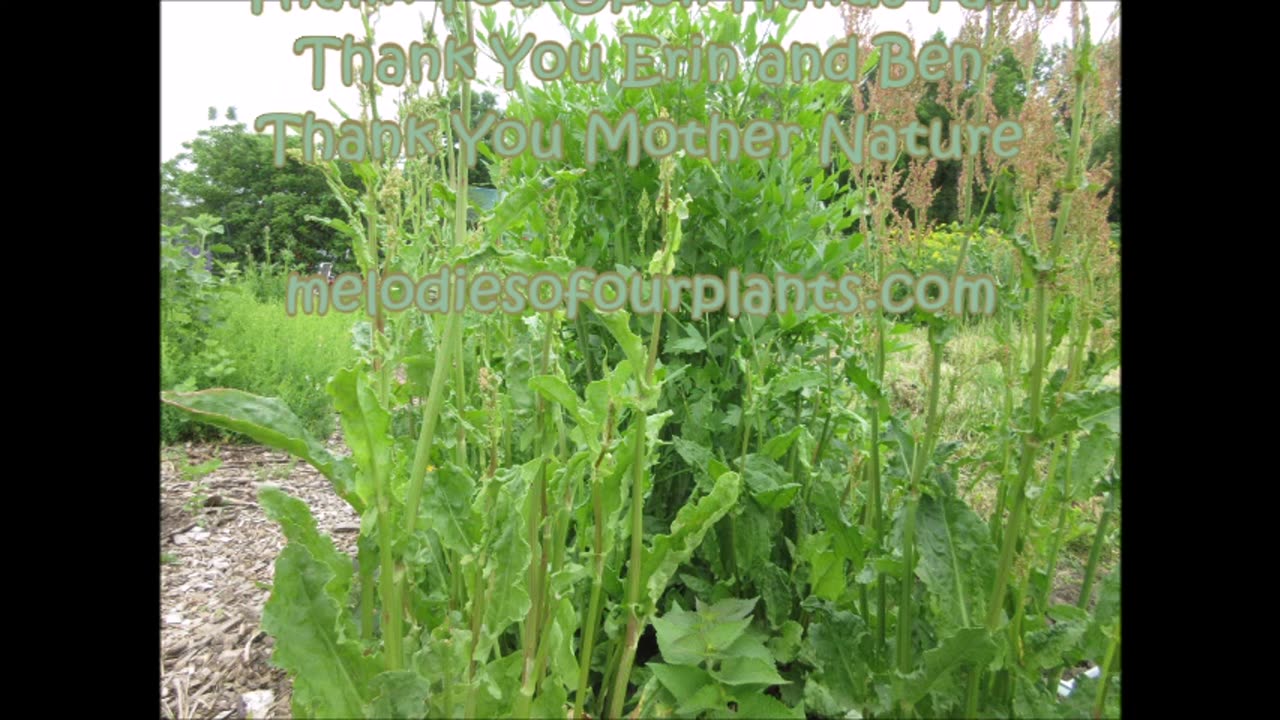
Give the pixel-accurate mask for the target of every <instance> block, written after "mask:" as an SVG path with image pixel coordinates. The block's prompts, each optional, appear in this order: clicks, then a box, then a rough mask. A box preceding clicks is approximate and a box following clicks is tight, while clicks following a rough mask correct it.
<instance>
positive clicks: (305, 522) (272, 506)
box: [258, 485, 354, 601]
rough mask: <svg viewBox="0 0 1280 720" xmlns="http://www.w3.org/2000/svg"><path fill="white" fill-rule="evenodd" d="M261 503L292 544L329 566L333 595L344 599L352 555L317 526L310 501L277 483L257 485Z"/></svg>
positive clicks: (349, 585)
mask: <svg viewBox="0 0 1280 720" xmlns="http://www.w3.org/2000/svg"><path fill="white" fill-rule="evenodd" d="M258 502H259V503H261V504H262V509H263V510H265V511H266V513H267V517H269V518H271V519H272V520H274V521H275V522H277V523H279V525H280V529H281V530H283V531H284V536H285V537H286V538H288V540H289V542H290V543H296V544H298V545H301V546H302V547H304V548H306V550H307V552H309V553H311V557H313V558H315V559H316V560H319V561H320V562H322V563H324V564H325V565H328V566H329V569H330V570H332V571H333V580H331V581H330V583H329V586H328V587H329V590H330V594H331V595H332V596H333V597H334V599H336V600H339V601H342V600H345V598H346V596H347V590H348V588H350V587H351V576H352V574H353V573H354V570H353V569H352V565H351V558H349V557H347V556H346V555H344V554H343V553H341V552H339V551H338V548H337V547H335V546H334V544H333V540H332V539H330V538H329V536H327V535H325V534H323V533H321V532H320V531H319V530H317V529H316V521H315V518H313V517H312V516H311V509H310V508H309V507H307V504H306V503H305V502H303V501H301V500H299V499H298V498H295V497H293V496H291V495H289V494H288V493H286V492H285V491H283V490H281V489H280V488H278V487H275V486H274V485H263V486H262V487H260V488H258Z"/></svg>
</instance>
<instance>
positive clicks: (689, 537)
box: [642, 472, 741, 606]
mask: <svg viewBox="0 0 1280 720" xmlns="http://www.w3.org/2000/svg"><path fill="white" fill-rule="evenodd" d="M740 488H741V480H740V479H739V478H738V474H737V473H733V472H728V473H725V474H723V475H721V476H720V477H719V478H717V479H716V483H715V486H714V487H713V488H712V489H711V492H710V493H708V494H707V495H705V496H703V497H702V498H700V499H698V500H697V502H691V503H689V504H687V505H685V506H684V507H682V508H680V511H679V512H678V513H676V519H675V520H674V521H673V522H672V523H671V532H670V533H668V534H666V535H659V536H657V537H655V538H654V539H653V545H652V546H651V547H649V548H645V553H644V562H643V563H642V567H643V572H644V574H643V576H642V577H643V579H644V586H645V588H646V589H647V592H648V596H649V603H650V604H651V606H652V605H656V604H657V602H658V599H659V598H661V597H662V592H663V591H664V590H666V588H667V583H669V582H670V581H671V577H672V576H673V575H675V573H676V570H678V569H679V567H680V564H681V563H683V562H684V561H686V560H688V559H689V557H690V556H691V555H693V551H694V550H696V549H697V547H698V545H699V544H700V543H701V542H702V537H703V536H704V535H706V533H707V530H709V529H711V527H712V526H713V525H715V523H716V522H718V521H719V520H720V518H722V517H724V516H725V513H727V512H729V511H730V510H731V509H733V506H734V505H735V504H736V503H737V501H738V491H739V489H740Z"/></svg>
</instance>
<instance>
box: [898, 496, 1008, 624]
mask: <svg viewBox="0 0 1280 720" xmlns="http://www.w3.org/2000/svg"><path fill="white" fill-rule="evenodd" d="M916 548H917V550H916V553H917V556H918V560H917V561H916V569H915V571H916V576H917V577H919V578H920V580H921V582H923V583H924V585H925V587H926V588H927V589H928V591H929V593H930V594H931V595H932V596H933V599H932V604H933V605H934V608H935V620H934V622H935V623H936V624H937V625H938V627H939V628H940V629H941V630H943V631H951V630H955V629H959V628H961V627H966V626H972V625H973V624H975V623H977V622H980V619H981V618H983V617H986V592H987V588H989V587H991V584H992V583H993V582H994V578H995V568H996V557H997V551H996V547H995V545H994V544H992V542H991V534H990V532H989V529H988V528H987V525H986V524H985V523H983V522H982V519H981V518H980V517H978V516H977V514H975V513H974V512H973V511H972V510H970V509H969V506H968V505H965V504H964V502H963V501H961V500H959V499H956V498H945V499H941V500H939V499H937V498H935V497H933V496H931V495H922V496H921V498H920V504H919V506H918V507H917V510H916Z"/></svg>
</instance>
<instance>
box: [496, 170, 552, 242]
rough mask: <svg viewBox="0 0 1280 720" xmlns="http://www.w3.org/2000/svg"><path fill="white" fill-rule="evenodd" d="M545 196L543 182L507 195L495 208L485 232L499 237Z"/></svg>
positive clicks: (531, 184)
mask: <svg viewBox="0 0 1280 720" xmlns="http://www.w3.org/2000/svg"><path fill="white" fill-rule="evenodd" d="M543 195H544V191H543V189H542V183H541V182H529V183H526V184H525V185H522V186H520V187H518V188H516V189H515V190H513V191H511V192H509V193H507V194H506V195H505V196H504V197H503V198H502V200H501V201H499V202H498V204H497V205H496V206H494V208H493V216H492V217H490V218H489V221H488V222H487V223H485V231H486V232H489V233H492V234H493V237H497V236H498V235H500V234H501V233H502V232H504V231H505V230H506V229H507V228H509V227H511V226H512V225H514V224H515V223H516V222H517V221H518V220H519V219H520V217H521V216H522V215H523V214H524V211H525V210H527V209H529V207H530V206H532V205H533V204H534V203H536V202H538V200H539V199H541V198H542V197H543Z"/></svg>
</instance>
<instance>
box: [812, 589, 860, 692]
mask: <svg viewBox="0 0 1280 720" xmlns="http://www.w3.org/2000/svg"><path fill="white" fill-rule="evenodd" d="M866 632H867V626H866V623H864V622H863V621H862V618H860V617H858V616H857V615H854V614H853V613H851V612H846V611H843V610H841V611H838V612H835V613H832V614H831V615H830V616H829V617H828V618H826V619H824V620H822V621H821V622H816V623H814V624H812V625H810V626H809V645H810V648H811V651H812V654H813V657H814V659H815V660H816V661H817V663H818V666H819V667H820V668H821V672H820V673H819V678H818V679H819V680H820V681H821V682H822V684H823V686H824V687H825V688H826V689H827V691H828V692H829V694H830V696H831V699H832V700H833V701H834V702H835V703H836V705H837V706H838V707H839V709H840V713H841V714H843V713H845V712H847V711H849V710H853V709H855V708H857V707H858V705H859V704H860V703H861V701H862V700H863V699H864V698H865V697H866V694H867V680H868V677H869V670H868V668H867V660H869V658H866V657H863V656H862V654H861V653H860V651H859V649H858V647H859V645H860V640H861V637H862V636H863V635H864V634H866Z"/></svg>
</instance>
